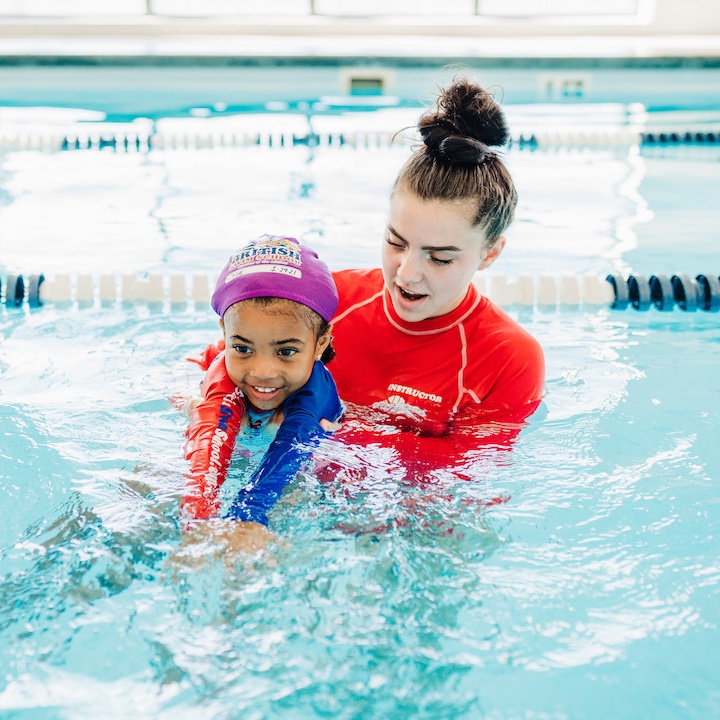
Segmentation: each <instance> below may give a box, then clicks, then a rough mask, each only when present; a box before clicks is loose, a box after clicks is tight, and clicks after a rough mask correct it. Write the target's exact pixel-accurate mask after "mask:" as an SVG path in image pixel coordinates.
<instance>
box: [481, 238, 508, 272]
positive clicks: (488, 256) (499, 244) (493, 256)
mask: <svg viewBox="0 0 720 720" xmlns="http://www.w3.org/2000/svg"><path fill="white" fill-rule="evenodd" d="M506 242H507V241H506V240H505V238H504V237H503V236H502V235H501V236H500V237H499V238H498V239H497V240H496V241H495V244H494V245H493V246H492V247H491V248H490V249H489V250H488V251H487V252H486V253H485V255H483V258H482V260H480V264H479V265H478V270H485V268H489V267H490V266H491V265H492V264H493V263H494V262H495V261H496V260H497V259H498V258H499V257H500V253H501V252H502V251H503V250H504V249H505V243H506Z"/></svg>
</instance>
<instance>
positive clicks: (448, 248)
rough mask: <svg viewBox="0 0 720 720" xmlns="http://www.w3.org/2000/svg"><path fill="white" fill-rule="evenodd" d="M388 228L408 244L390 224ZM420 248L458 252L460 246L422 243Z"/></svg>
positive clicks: (432, 250)
mask: <svg viewBox="0 0 720 720" xmlns="http://www.w3.org/2000/svg"><path fill="white" fill-rule="evenodd" d="M388 230H389V231H390V232H391V233H392V234H393V235H394V236H395V237H396V238H397V239H398V240H402V241H403V242H404V243H406V244H409V243H408V241H407V240H406V239H405V238H404V237H403V236H402V235H401V234H400V233H399V232H398V231H397V230H396V229H395V228H394V227H393V226H392V225H388ZM420 249H421V250H430V251H431V252H460V248H459V247H457V246H455V245H423V246H422V247H421V248H420Z"/></svg>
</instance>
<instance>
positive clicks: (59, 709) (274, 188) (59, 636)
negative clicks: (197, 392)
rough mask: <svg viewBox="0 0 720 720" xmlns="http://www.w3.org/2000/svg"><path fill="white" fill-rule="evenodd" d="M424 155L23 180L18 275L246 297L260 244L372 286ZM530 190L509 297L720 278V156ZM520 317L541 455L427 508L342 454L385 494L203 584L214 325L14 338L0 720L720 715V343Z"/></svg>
mask: <svg viewBox="0 0 720 720" xmlns="http://www.w3.org/2000/svg"><path fill="white" fill-rule="evenodd" d="M515 113H516V117H517V118H518V121H522V120H523V118H524V117H525V118H526V119H527V118H528V117H529V118H530V119H532V118H531V117H530V116H531V115H532V112H531V110H530V109H523V108H515ZM523 113H525V115H523ZM394 119H398V120H399V119H400V117H399V116H394ZM246 120H247V119H246ZM346 121H347V122H352V119H344V120H342V122H346ZM283 122H287V120H286V119H284V120H283ZM338 122H340V121H338ZM378 122H379V121H378ZM406 124H408V123H406ZM397 127H402V124H400V125H399V126H397ZM407 152H408V150H407V146H397V147H395V146H392V147H383V148H371V149H357V148H350V147H343V148H315V149H313V148H308V147H293V148H270V147H262V146H257V147H237V148H227V147H226V148H208V149H205V150H197V149H194V150H162V151H161V150H153V151H151V152H150V153H114V152H105V151H103V152H93V151H86V152H80V151H78V152H65V153H63V152H47V151H30V150H23V151H5V152H4V153H3V154H2V157H1V165H0V173H1V174H2V188H3V189H2V195H1V196H0V223H2V228H3V233H2V236H1V237H0V259H1V260H2V263H3V266H4V267H6V268H9V269H11V270H13V271H21V272H25V273H31V272H44V273H45V274H46V275H48V276H51V275H52V274H53V273H57V272H70V273H76V272H91V273H100V272H131V271H132V272H135V271H137V272H141V273H142V272H149V271H161V272H188V273H189V272H194V271H198V270H199V271H205V272H216V271H217V268H219V267H220V266H221V265H222V263H223V262H224V260H225V259H226V256H227V255H228V253H229V252H230V251H231V250H232V249H233V248H234V247H235V246H236V245H237V243H238V242H240V241H241V240H242V239H243V238H247V237H248V236H252V235H255V234H258V233H260V232H292V233H295V234H297V235H298V236H299V237H301V238H302V239H303V240H305V241H306V242H308V243H310V244H312V245H314V246H315V247H316V248H317V249H318V250H319V251H320V253H321V255H322V256H323V257H325V258H326V259H327V260H328V262H329V264H330V265H331V266H332V267H334V268H339V267H346V266H372V265H375V264H376V263H377V261H378V248H379V240H380V236H381V232H382V227H383V225H384V221H385V212H386V207H387V193H388V191H389V187H390V183H391V181H392V178H393V177H394V173H395V172H396V170H397V168H398V167H399V165H400V164H401V163H402V161H403V159H404V158H405V157H406V156H407ZM507 160H508V163H509V164H510V166H511V169H512V171H513V173H514V174H515V177H516V179H517V182H518V185H519V189H520V194H521V205H520V207H519V209H518V218H517V222H516V224H515V225H514V227H513V228H512V231H511V234H510V235H509V245H508V249H507V252H506V253H505V254H504V255H503V257H502V258H501V259H500V261H499V262H498V263H497V267H494V268H493V272H498V273H504V274H506V275H508V276H514V275H516V274H518V273H530V274H533V275H541V274H544V273H550V274H556V273H557V274H559V273H575V274H580V273H587V272H591V273H596V274H598V275H601V276H604V275H605V274H606V273H608V272H621V273H623V272H625V273H626V272H628V271H633V272H636V273H640V274H645V275H650V274H652V273H660V272H664V273H675V272H687V273H688V274H691V275H694V274H697V273H700V272H703V273H715V274H718V272H720V268H718V265H717V261H716V260H715V257H716V252H715V251H714V241H715V233H716V228H717V226H718V215H719V214H720V211H718V210H717V209H716V204H713V203H712V202H709V199H710V198H712V197H717V195H718V190H719V189H720V188H719V187H718V186H720V176H718V173H717V152H716V150H714V149H713V148H704V149H698V148H689V149H685V150H684V151H683V150H682V149H679V150H677V149H676V150H673V149H666V151H665V152H662V153H661V152H655V151H648V150H647V149H643V148H638V147H637V146H635V147H595V148H593V147H583V148H571V147H568V148H558V149H546V150H542V149H538V150H535V151H530V150H527V149H520V148H513V149H512V150H510V151H509V153H508V156H507ZM508 311H509V312H510V313H511V314H512V315H513V316H514V317H516V318H517V319H518V320H519V321H520V322H521V323H522V324H523V325H524V326H525V327H527V328H528V329H529V331H530V332H531V333H532V334H533V335H535V337H537V338H538V340H539V341H540V342H541V344H542V345H543V347H544V349H545V353H546V359H547V396H546V398H545V401H544V403H543V405H542V406H541V408H540V409H539V410H538V412H537V413H536V414H535V415H534V416H533V417H532V418H531V419H530V421H529V423H528V426H527V427H526V428H525V429H524V430H523V432H522V433H521V434H520V437H519V439H518V440H517V442H516V444H515V447H514V449H513V450H512V451H511V452H504V451H503V452H500V451H497V450H495V449H493V448H478V450H477V452H476V453H475V454H474V455H473V457H472V458H471V460H470V461H469V469H470V474H471V475H472V477H473V478H474V480H472V481H470V482H468V481H466V480H460V479H459V478H457V477H455V476H454V475H453V473H452V472H451V471H450V470H448V471H447V472H446V473H445V474H444V475H441V476H438V478H437V479H436V484H435V485H434V486H431V487H428V486H423V487H417V486H413V485H412V483H409V482H407V479H406V478H405V476H404V472H403V468H402V467H398V465H397V463H394V462H393V461H392V459H391V458H388V457H387V456H384V455H382V454H381V453H375V452H373V451H372V450H369V451H368V452H367V453H365V454H363V456H362V457H358V456H357V455H354V454H352V453H350V452H348V453H347V454H343V452H344V450H343V448H339V447H337V445H336V444H334V443H333V441H332V440H330V441H328V443H327V444H326V445H324V446H323V448H322V449H321V452H322V453H325V454H328V455H332V457H333V458H335V459H336V460H338V459H339V460H340V461H342V462H345V463H346V464H347V466H348V467H351V468H352V467H353V466H354V465H356V464H357V463H362V464H363V467H364V469H365V471H366V472H365V479H364V482H363V483H362V484H353V483H347V482H344V481H342V480H341V479H339V478H337V479H335V480H333V479H328V478H324V477H323V478H321V477H319V476H317V474H314V473H313V472H310V471H308V472H306V473H305V474H303V475H302V476H301V477H299V478H298V479H297V481H296V483H295V484H294V485H293V486H292V487H291V488H290V489H289V492H288V493H286V495H285V496H284V497H283V499H282V501H281V502H280V503H279V504H278V506H277V507H276V509H275V510H274V512H273V515H272V522H271V528H272V530H273V532H274V533H276V535H277V536H278V537H279V538H281V539H282V541H283V544H279V545H277V546H275V547H273V549H272V551H271V553H270V557H267V556H265V557H255V558H248V559H246V560H244V561H241V560H238V559H232V560H229V559H228V557H227V556H223V554H222V553H221V552H218V551H217V548H212V547H209V548H206V552H205V554H198V556H197V557H196V558H195V559H194V561H188V560H187V559H186V560H184V561H183V560H178V556H177V550H178V548H179V546H180V542H181V532H180V527H179V523H178V495H179V491H180V488H181V487H182V482H183V477H182V476H183V472H184V468H185V464H184V460H183V457H182V443H183V432H184V429H185V423H186V421H185V418H184V417H183V416H182V415H181V414H180V413H178V412H177V411H176V410H175V409H174V408H173V406H172V404H171V402H170V401H169V398H170V397H171V396H172V395H173V394H174V393H176V392H177V391H178V389H182V388H186V387H187V385H188V383H191V382H192V379H190V380H188V379H186V377H185V376H184V371H183V369H182V367H183V365H182V362H181V361H182V358H184V357H185V356H187V355H189V354H192V353H195V352H197V351H198V349H200V348H202V347H204V345H205V344H206V343H207V342H209V341H211V340H214V339H216V337H217V333H218V328H217V320H216V318H215V317H214V315H213V314H212V312H211V311H210V310H209V309H207V308H196V307H194V305H193V304H192V303H190V304H188V306H186V307H181V308H171V307H169V306H167V305H165V306H161V307H149V306H147V305H145V304H143V303H135V304H123V303H120V302H118V303H115V304H112V305H110V306H101V305H100V303H95V304H94V305H92V306H91V307H78V306H77V305H76V304H72V303H71V304H69V305H54V304H49V305H46V306H45V307H42V308H39V309H33V310H29V309H28V308H20V309H10V308H7V309H2V311H0V338H1V341H0V377H1V378H2V381H1V382H0V403H1V404H0V436H1V437H2V441H1V442H0V501H1V502H0V507H2V508H4V509H5V515H6V518H5V522H4V523H3V524H2V526H0V596H1V597H2V598H3V602H2V604H0V716H2V717H8V718H15V717H17V718H25V717H27V718H84V717H117V718H125V717H129V716H135V717H147V718H165V717H168V718H169V717H172V718H185V717H187V718H213V719H215V718H235V717H239V716H241V715H242V716H243V717H248V718H297V717H303V718H323V717H334V718H370V717H383V718H428V719H430V718H432V719H436V718H448V719H449V718H491V719H498V720H501V719H502V720H506V719H508V718H598V719H600V718H602V719H605V718H608V717H615V718H639V717H648V718H654V719H656V718H659V719H662V718H678V717H687V718H709V717H714V716H717V715H718V714H720V689H719V687H718V683H717V664H718V661H719V660H720V651H718V647H717V642H716V640H715V638H716V637H717V633H718V626H719V624H720V610H719V608H720V602H719V601H720V563H719V562H718V558H719V557H720V512H718V510H719V508H718V504H719V502H718V497H719V496H718V490H717V484H718V480H719V479H720V449H719V446H718V442H717V438H718V437H720V409H719V408H720V385H719V384H718V380H717V357H718V350H720V324H719V323H718V316H717V314H715V313H702V312H696V313H684V312H681V311H679V310H675V311H673V312H672V313H660V312H657V311H656V310H650V311H648V312H644V313H641V312H636V311H634V310H627V311H624V312H620V311H614V310H611V309H609V308H607V307H600V308H585V307H579V308H577V309H572V310H569V309H561V308H557V309H556V308H552V309H550V308H542V307H534V308H523V307H516V306H512V307H509V308H508ZM497 498H500V499H502V501H501V502H495V499H497Z"/></svg>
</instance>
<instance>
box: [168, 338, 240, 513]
mask: <svg viewBox="0 0 720 720" xmlns="http://www.w3.org/2000/svg"><path fill="white" fill-rule="evenodd" d="M201 390H202V400H201V401H200V402H199V403H198V404H197V405H196V406H195V408H193V409H192V410H191V411H190V423H189V425H188V429H187V432H186V435H187V442H186V443H185V457H186V459H187V460H188V461H189V463H190V469H189V472H188V478H187V483H186V486H185V493H184V496H183V499H182V502H181V507H182V509H183V512H184V514H185V515H186V517H187V516H189V517H190V518H193V519H198V520H201V519H207V518H209V517H212V516H213V515H216V514H217V512H218V508H219V504H220V503H219V498H218V495H219V490H220V486H221V485H222V484H223V482H225V478H226V477H227V470H228V467H229V465H230V460H231V457H232V452H233V448H234V447H235V440H236V438H237V435H238V433H239V431H240V423H241V421H242V417H243V415H244V414H245V403H244V401H243V396H242V394H241V393H240V392H239V391H238V389H237V388H236V387H235V385H234V384H233V382H232V380H230V378H229V377H228V374H227V372H226V371H225V353H224V352H221V353H219V354H218V355H217V357H215V359H214V360H213V361H212V363H211V364H210V367H209V368H208V371H207V373H206V375H205V378H204V379H203V382H202V388H201Z"/></svg>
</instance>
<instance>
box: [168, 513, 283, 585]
mask: <svg viewBox="0 0 720 720" xmlns="http://www.w3.org/2000/svg"><path fill="white" fill-rule="evenodd" d="M270 545H283V546H284V545H286V543H284V542H282V541H281V540H278V538H277V537H276V536H275V535H273V534H272V533H271V532H270V531H269V530H268V529H267V528H266V527H265V526H264V525H261V524H260V523H256V522H241V521H238V520H224V519H221V518H213V519H212V520H205V521H201V522H197V523H195V524H194V525H193V526H192V527H191V528H190V529H189V530H187V532H185V533H184V534H183V539H182V542H181V544H180V547H179V548H178V549H177V550H176V551H175V552H174V553H173V554H172V556H171V557H170V559H169V561H168V565H169V566H170V567H171V568H172V571H173V575H176V573H177V571H178V570H179V569H181V568H185V569H192V568H200V567H202V566H203V565H204V564H205V563H206V562H215V561H217V560H220V559H222V560H223V562H224V563H225V567H226V569H227V570H233V569H234V568H235V567H236V566H237V563H238V562H240V563H242V564H246V563H247V562H248V561H249V560H250V559H251V556H257V555H260V554H261V553H264V551H265V550H266V549H267V548H268V546H270ZM267 561H268V563H273V562H274V561H273V559H272V557H271V556H269V555H268V559H267Z"/></svg>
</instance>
